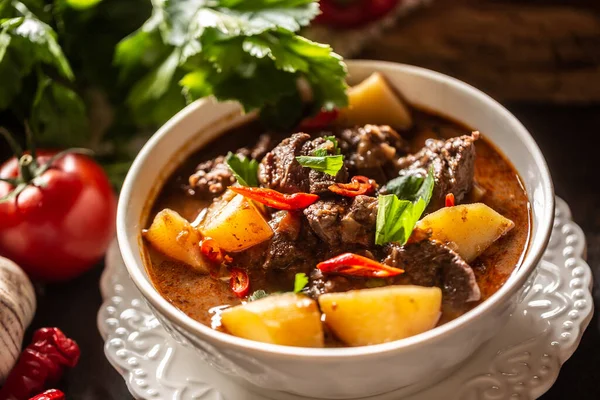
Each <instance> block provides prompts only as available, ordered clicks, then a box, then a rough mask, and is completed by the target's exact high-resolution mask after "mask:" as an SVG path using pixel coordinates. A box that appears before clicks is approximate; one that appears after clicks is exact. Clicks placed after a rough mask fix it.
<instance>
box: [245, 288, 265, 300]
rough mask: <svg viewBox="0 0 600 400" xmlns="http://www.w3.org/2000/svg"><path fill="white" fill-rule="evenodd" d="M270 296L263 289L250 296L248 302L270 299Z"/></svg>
mask: <svg viewBox="0 0 600 400" xmlns="http://www.w3.org/2000/svg"><path fill="white" fill-rule="evenodd" d="M268 296H269V294H268V293H267V292H265V291H264V290H262V289H261V290H257V291H255V292H254V293H252V294H251V295H250V296H248V301H256V300H260V299H264V298H265V297H268Z"/></svg>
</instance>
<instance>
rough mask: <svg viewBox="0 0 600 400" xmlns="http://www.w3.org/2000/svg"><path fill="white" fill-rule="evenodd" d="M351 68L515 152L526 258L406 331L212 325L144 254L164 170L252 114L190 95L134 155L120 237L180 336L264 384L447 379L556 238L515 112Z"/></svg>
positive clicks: (346, 394)
mask: <svg viewBox="0 0 600 400" xmlns="http://www.w3.org/2000/svg"><path fill="white" fill-rule="evenodd" d="M348 67H349V72H350V82H351V83H355V82H359V81H361V80H362V79H364V78H366V77H367V76H368V75H369V74H371V73H372V72H374V71H380V72H382V73H383V74H385V76H386V77H387V78H388V80H389V81H390V82H391V83H392V84H393V85H394V86H396V87H397V88H398V89H400V90H401V92H402V93H403V94H404V95H405V96H406V98H407V99H408V100H409V101H410V102H411V103H414V104H417V105H422V106H425V107H426V108H428V109H431V110H436V111H440V112H441V113H442V114H444V115H447V116H450V117H452V118H454V119H456V120H458V121H461V122H464V123H466V124H468V125H469V126H471V127H473V128H475V129H478V130H480V131H481V132H482V133H483V134H484V135H485V136H486V137H487V138H489V139H490V140H491V141H493V142H494V143H495V144H496V145H497V147H498V148H499V149H500V150H501V151H502V152H503V153H504V154H506V155H507V156H508V157H509V158H510V160H511V161H512V162H513V164H514V166H515V167H516V168H517V170H518V171H519V174H520V175H521V178H522V179H523V184H524V185H525V188H526V190H527V193H528V195H529V200H530V202H531V206H532V214H533V232H532V236H531V242H530V246H529V250H528V252H527V255H526V257H525V259H524V261H523V264H522V266H521V267H520V268H519V269H518V270H516V271H515V272H514V273H513V275H512V276H511V277H510V279H509V280H508V282H507V283H506V284H505V285H504V286H503V287H502V288H501V289H500V290H499V291H498V292H497V293H495V294H494V295H493V296H492V297H491V298H490V299H488V300H487V301H485V302H484V303H483V304H481V305H479V306H478V307H476V308H475V309H474V310H472V311H470V312H468V313H466V314H465V315H463V316H461V317H459V318H457V319H455V320H453V321H451V322H449V323H447V324H445V325H443V326H441V327H438V328H435V329H433V330H431V331H428V332H426V333H423V334H420V335H417V336H414V337H410V338H407V339H404V340H400V341H396V342H391V343H385V344H381V345H376V346H367V347H355V348H334V349H309V348H294V347H285V346H278V345H272V344H265V343H258V342H254V341H250V340H246V339H241V338H237V337H234V336H230V335H227V334H224V333H221V332H217V331H214V330H212V329H210V328H209V327H207V326H205V325H202V324H201V323H199V322H196V321H194V320H193V319H191V318H189V317H188V316H186V315H185V314H184V313H183V312H181V311H179V310H178V309H176V308H175V307H174V306H172V305H171V304H170V303H169V302H168V301H167V300H165V299H164V298H163V297H161V296H160V295H159V293H158V292H157V291H156V289H155V288H154V286H153V285H152V283H151V282H150V279H149V278H148V275H147V273H146V270H145V268H144V264H143V263H142V257H141V247H140V244H141V237H140V231H141V229H142V223H143V219H144V218H146V212H147V210H148V207H149V205H150V204H151V202H152V201H153V199H154V198H155V196H156V194H157V192H158V191H159V189H160V186H161V183H162V182H163V181H164V179H165V178H167V177H168V176H169V174H170V173H171V172H172V171H173V170H174V168H175V167H176V166H177V165H178V164H179V163H180V162H181V161H183V160H184V159H185V158H186V157H187V156H188V155H189V154H190V153H192V152H193V151H195V150H197V149H198V148H200V147H202V146H205V145H207V144H208V143H209V142H210V141H211V140H213V139H215V138H217V137H219V135H221V134H222V133H223V132H224V131H226V130H227V129H228V128H230V127H232V126H234V125H239V124H241V123H243V122H244V121H247V120H248V119H249V118H251V117H250V116H247V115H246V116H242V115H241V114H240V108H239V106H238V105H237V104H236V103H215V102H214V101H212V100H201V101H197V102H195V103H193V104H191V105H190V106H188V107H186V108H185V109H184V110H183V111H181V112H180V113H179V114H177V115H176V116H175V117H173V118H172V119H171V120H170V121H169V122H168V123H167V124H165V125H164V126H163V127H162V128H161V129H160V130H159V131H158V132H157V133H156V134H155V135H154V136H153V137H152V139H150V141H148V143H147V144H146V145H145V146H144V148H143V149H142V151H141V152H140V154H139V155H138V157H137V158H136V159H135V161H134V163H133V166H132V167H131V170H130V171H129V174H128V175H127V179H126V180H125V184H124V186H123V190H122V192H121V197H120V200H119V208H118V216H117V218H118V221H117V227H118V240H119V246H120V248H121V252H122V254H123V258H124V261H125V264H126V265H127V269H128V271H129V274H130V275H131V278H132V279H133V281H134V282H135V284H136V285H137V287H138V288H139V289H140V291H141V293H142V294H143V296H144V297H145V298H146V300H147V301H148V303H149V304H150V305H151V307H152V309H153V310H154V312H155V314H156V316H157V317H158V319H159V320H160V321H161V322H162V324H163V325H164V327H165V328H166V329H167V330H168V331H169V332H170V333H171V334H172V335H173V336H174V337H175V338H176V339H177V340H178V341H180V342H182V343H184V344H186V345H188V346H189V347H190V348H194V349H196V350H197V351H199V352H200V353H201V354H202V355H203V357H204V359H205V360H206V361H207V362H208V363H209V364H211V365H212V366H214V368H217V369H218V370H220V371H221V372H224V373H227V374H230V375H231V376H233V377H235V378H238V379H239V380H240V381H245V382H247V383H250V384H251V385H255V386H257V387H259V388H262V389H269V390H279V391H286V392H291V393H294V394H299V395H304V396H309V397H318V398H330V399H342V398H358V397H365V396H369V395H375V394H379V393H384V392H388V391H392V390H395V389H398V388H401V387H407V386H411V385H412V386H413V387H415V388H417V387H422V386H423V385H426V384H428V383H432V381H434V380H436V379H441V378H442V377H443V376H445V375H446V374H448V373H449V372H450V371H451V370H452V369H453V368H454V367H455V366H457V364H459V363H460V362H462V361H463V360H465V359H466V358H467V357H469V356H470V355H471V354H472V353H473V352H474V351H475V350H476V349H477V348H478V347H479V346H480V345H481V344H482V343H483V342H485V341H486V340H488V339H490V338H491V337H492V336H493V335H494V334H495V332H498V331H499V329H500V328H501V327H502V326H503V325H504V324H505V323H506V322H507V319H508V318H509V315H510V313H511V311H512V310H513V309H514V307H515V305H516V304H517V302H519V301H520V300H521V299H522V297H523V294H524V292H525V291H526V290H527V289H528V287H529V285H530V283H531V281H532V277H533V273H534V270H535V267H536V265H537V263H538V261H539V260H540V257H541V255H542V253H543V251H544V249H545V247H546V245H547V243H548V240H549V235H550V231H551V227H552V221H553V215H554V214H553V213H554V193H553V188H552V182H551V179H550V174H549V172H548V168H547V166H546V162H545V160H544V158H543V156H542V154H541V152H540V150H539V148H538V147H537V145H536V144H535V142H534V141H533V139H532V138H531V136H530V135H529V133H528V132H527V130H526V129H525V128H524V127H523V125H521V123H520V122H519V121H518V120H517V119H516V118H515V117H514V116H513V115H512V114H511V113H509V112H508V111H507V110H506V109H505V108H503V107H502V106H501V105H500V104H498V103H497V102H495V101H494V100H492V99H491V98H490V97H488V96H487V95H485V94H483V93H482V92H480V91H478V90H477V89H475V88H473V87H471V86H469V85H467V84H465V83H462V82H460V81H458V80H456V79H453V78H450V77H448V76H445V75H442V74H439V73H436V72H432V71H429V70H426V69H422V68H417V67H412V66H407V65H400V64H394V63H386V62H375V61H349V62H348ZM190 351H192V350H190ZM449 395H450V394H449ZM450 396H451V395H450Z"/></svg>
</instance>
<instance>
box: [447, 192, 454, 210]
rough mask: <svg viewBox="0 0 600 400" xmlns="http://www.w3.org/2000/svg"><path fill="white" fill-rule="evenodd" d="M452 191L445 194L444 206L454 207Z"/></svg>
mask: <svg viewBox="0 0 600 400" xmlns="http://www.w3.org/2000/svg"><path fill="white" fill-rule="evenodd" d="M454 203H455V202H454V193H448V194H447V195H446V207H454Z"/></svg>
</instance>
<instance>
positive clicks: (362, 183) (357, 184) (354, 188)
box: [328, 175, 377, 197]
mask: <svg viewBox="0 0 600 400" xmlns="http://www.w3.org/2000/svg"><path fill="white" fill-rule="evenodd" d="M376 185H377V184H376V183H375V181H374V180H372V179H369V178H367V177H366V176H362V175H357V176H355V177H353V178H352V179H351V180H350V183H336V184H333V185H331V186H329V188H328V189H329V190H331V191H332V192H333V193H335V194H339V195H341V196H345V197H356V196H358V195H361V194H371V193H373V192H375V187H376Z"/></svg>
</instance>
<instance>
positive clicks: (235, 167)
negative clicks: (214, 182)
mask: <svg viewBox="0 0 600 400" xmlns="http://www.w3.org/2000/svg"><path fill="white" fill-rule="evenodd" d="M225 162H226V163H227V166H228V167H229V169H231V172H233V175H234V176H235V179H237V181H238V183H239V184H240V185H243V186H253V187H256V186H258V161H256V160H253V159H250V158H248V157H245V156H243V155H241V154H233V153H232V152H229V153H227V157H225Z"/></svg>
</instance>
